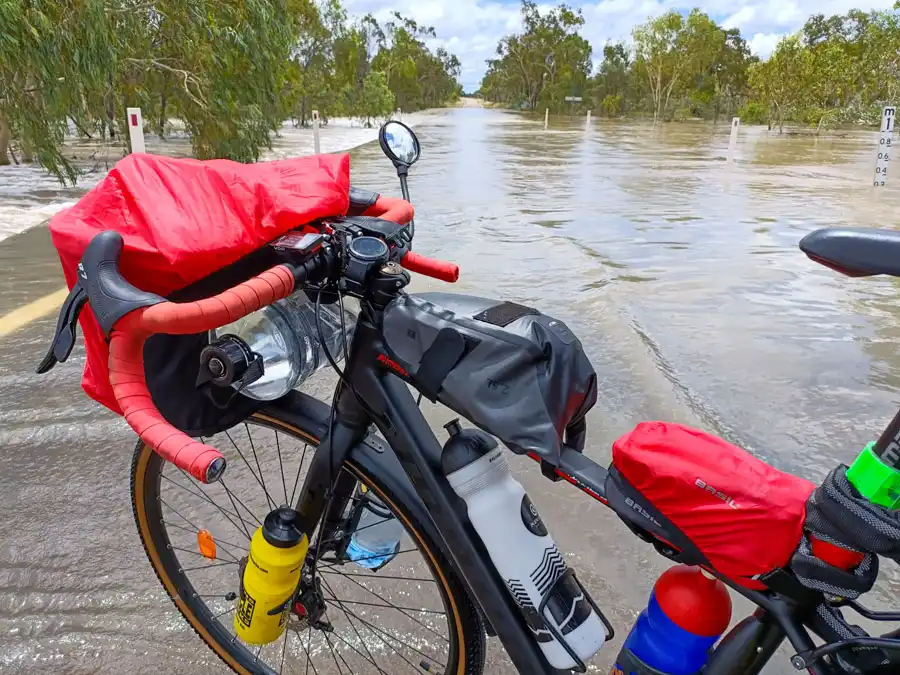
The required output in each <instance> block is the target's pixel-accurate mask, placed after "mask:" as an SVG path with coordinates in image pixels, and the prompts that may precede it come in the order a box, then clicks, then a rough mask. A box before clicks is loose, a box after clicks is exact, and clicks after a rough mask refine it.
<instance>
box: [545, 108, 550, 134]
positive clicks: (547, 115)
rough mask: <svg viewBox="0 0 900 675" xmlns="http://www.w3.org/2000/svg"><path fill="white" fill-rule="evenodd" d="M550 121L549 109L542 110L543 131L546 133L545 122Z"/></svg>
mask: <svg viewBox="0 0 900 675" xmlns="http://www.w3.org/2000/svg"><path fill="white" fill-rule="evenodd" d="M549 120H550V108H544V131H547V122H548V121H549Z"/></svg>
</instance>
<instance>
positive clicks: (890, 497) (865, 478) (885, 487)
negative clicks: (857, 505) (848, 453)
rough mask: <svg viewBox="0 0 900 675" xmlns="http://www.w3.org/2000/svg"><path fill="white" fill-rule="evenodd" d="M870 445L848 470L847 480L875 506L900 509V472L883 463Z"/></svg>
mask: <svg viewBox="0 0 900 675" xmlns="http://www.w3.org/2000/svg"><path fill="white" fill-rule="evenodd" d="M874 447H875V443H869V444H868V445H867V446H866V447H865V448H864V449H863V451H862V452H861V453H859V456H858V457H857V458H856V459H855V460H854V461H853V464H852V465H850V468H849V469H847V479H848V480H849V481H850V482H851V483H852V484H853V487H855V488H856V489H857V490H858V491H859V493H860V494H861V495H862V496H863V497H865V498H866V499H868V500H869V501H870V502H872V503H873V504H878V505H879V506H883V507H885V508H887V509H898V508H900V471H898V470H897V469H895V468H893V467H890V466H888V465H887V464H885V463H884V462H882V461H881V460H880V459H879V458H878V455H876V454H875V452H874V450H873V449H874Z"/></svg>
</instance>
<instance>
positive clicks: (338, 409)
mask: <svg viewBox="0 0 900 675" xmlns="http://www.w3.org/2000/svg"><path fill="white" fill-rule="evenodd" d="M384 353H385V349H384V348H383V347H382V340H381V331H380V328H379V326H378V325H377V317H376V315H375V313H374V312H373V311H372V310H371V308H367V307H363V311H362V312H361V314H360V318H359V320H358V323H357V327H356V332H355V334H354V337H353V340H352V344H351V345H350V349H349V358H348V360H347V365H346V368H345V371H344V379H345V380H346V382H348V383H350V384H351V385H352V386H353V387H354V389H355V390H356V391H357V392H358V393H359V395H360V397H361V398H362V399H363V401H364V402H365V405H364V404H362V403H360V401H359V400H358V399H357V397H356V395H354V393H353V392H352V391H350V389H349V388H348V387H347V386H344V385H343V384H339V385H338V386H339V387H340V392H339V394H338V397H337V402H336V405H335V410H334V413H333V414H334V419H333V423H332V424H330V425H329V428H328V429H327V430H326V432H325V434H324V436H323V437H322V440H321V443H320V445H319V448H318V449H317V451H316V453H315V454H314V456H313V460H312V464H311V466H310V469H309V473H308V474H307V476H306V479H305V481H304V485H303V489H302V491H301V493H300V497H299V499H298V503H297V511H298V513H299V514H300V526H301V527H302V528H304V529H305V531H307V532H312V531H313V529H314V528H315V527H316V525H317V524H318V522H319V521H320V520H321V518H322V516H323V515H326V516H331V515H334V514H340V513H341V512H342V511H343V508H344V504H345V503H346V502H345V501H344V500H345V499H346V498H347V497H348V496H349V493H348V491H347V486H346V485H341V484H340V481H336V480H335V479H336V478H337V477H338V475H339V471H338V469H339V468H340V466H341V464H342V463H343V462H344V460H345V459H346V458H347V457H348V455H349V453H350V452H351V450H352V449H353V448H354V447H355V446H356V445H357V444H358V443H360V442H361V441H362V440H363V439H364V438H365V436H366V434H367V433H368V429H369V426H370V425H371V424H372V423H374V424H375V425H376V426H377V427H378V430H379V431H380V432H381V434H382V435H383V436H384V438H385V439H387V441H388V442H389V443H390V445H391V448H392V449H393V451H394V453H395V454H396V456H397V458H398V459H399V461H400V464H401V465H402V467H403V470H404V471H405V473H406V476H407V477H408V479H409V480H410V482H411V483H412V486H413V488H414V489H415V492H416V494H417V495H418V497H419V499H421V501H422V503H423V504H424V505H425V508H426V510H427V512H428V514H429V515H430V517H431V520H432V521H433V522H434V525H435V527H436V529H437V531H438V533H439V535H440V538H441V540H442V541H443V543H444V545H445V547H446V550H447V552H448V553H449V556H450V558H451V559H452V561H453V563H454V564H455V566H456V568H457V569H458V570H459V572H460V573H461V576H462V577H463V579H464V580H465V582H466V584H467V585H468V587H469V589H470V590H471V591H472V598H473V600H475V601H476V603H477V604H478V606H479V607H480V609H481V610H482V612H483V614H484V616H485V618H486V619H487V621H488V622H489V624H490V625H491V627H493V629H494V631H496V633H497V635H498V637H499V638H500V640H501V641H502V642H503V645H504V647H505V648H506V650H507V652H508V653H509V655H510V658H511V659H512V661H513V663H514V664H515V666H516V668H517V669H518V670H519V672H521V673H525V674H528V675H532V674H533V675H553V674H554V673H557V672H559V671H557V670H556V669H554V668H552V667H551V666H550V665H549V664H548V663H547V660H546V659H545V658H544V655H543V652H541V650H540V647H539V646H538V643H537V642H536V641H535V640H534V639H533V638H532V636H531V632H530V631H529V629H528V628H527V626H526V625H525V622H524V620H523V618H522V616H521V613H520V612H519V610H518V608H517V606H516V605H515V602H514V600H513V598H512V596H511V595H510V594H509V592H508V591H507V589H506V585H505V584H504V583H503V580H502V579H501V578H500V577H499V575H497V573H496V572H495V570H494V567H493V565H492V563H491V560H490V557H489V556H488V553H487V550H486V549H485V548H484V546H483V545H482V544H481V541H480V539H479V538H478V534H477V533H476V532H475V530H474V528H473V527H472V525H471V524H470V523H469V521H468V518H467V516H466V508H465V504H464V503H463V502H462V500H460V499H459V497H457V495H456V493H455V492H453V489H452V488H451V487H450V484H449V483H448V482H447V480H446V479H445V477H444V475H443V473H442V472H441V468H440V457H441V450H442V445H441V444H440V443H439V442H438V440H437V438H436V437H435V436H434V434H433V433H432V431H431V428H430V427H429V426H428V423H427V422H426V421H425V418H424V417H423V416H422V412H421V411H420V410H419V408H418V406H417V405H416V403H415V400H414V398H413V396H412V394H411V393H410V391H409V389H408V388H407V385H406V384H405V383H404V382H403V381H401V380H400V379H399V378H398V377H396V376H395V375H393V374H391V373H390V372H389V371H388V370H387V369H384V368H382V367H380V366H379V365H378V363H379V361H378V357H379V355H382V354H384ZM365 406H368V407H369V408H370V409H371V411H372V413H375V414H374V415H373V414H371V413H370V412H369V411H367V410H366V407H365ZM332 492H333V494H334V495H335V496H336V497H337V498H336V499H335V498H332V500H331V504H330V507H329V513H328V514H326V513H325V510H326V506H327V505H328V501H329V495H331V494H332ZM342 498H343V499H342ZM342 501H343V502H344V503H342Z"/></svg>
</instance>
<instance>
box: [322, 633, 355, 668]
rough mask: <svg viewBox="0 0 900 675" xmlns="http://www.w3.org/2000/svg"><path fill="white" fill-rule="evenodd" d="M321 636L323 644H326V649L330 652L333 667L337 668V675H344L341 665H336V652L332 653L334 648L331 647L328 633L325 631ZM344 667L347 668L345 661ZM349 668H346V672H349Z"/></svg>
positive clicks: (342, 659) (342, 658)
mask: <svg viewBox="0 0 900 675" xmlns="http://www.w3.org/2000/svg"><path fill="white" fill-rule="evenodd" d="M322 635H324V636H325V642H326V643H328V649H329V650H330V651H331V658H332V659H334V665H335V666H337V669H338V675H344V671H343V670H341V664H340V663H338V660H337V655H336V652H335V651H334V647H332V646H331V639H330V638H329V637H328V633H327V632H325V631H322ZM341 661H344V657H343V656H342V657H341ZM344 665H345V666H347V662H346V661H344ZM349 668H350V666H347V669H348V670H349Z"/></svg>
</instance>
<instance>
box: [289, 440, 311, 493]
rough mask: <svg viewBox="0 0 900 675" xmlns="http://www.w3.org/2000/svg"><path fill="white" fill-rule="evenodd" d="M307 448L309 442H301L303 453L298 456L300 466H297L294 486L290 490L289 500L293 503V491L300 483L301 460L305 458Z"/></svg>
mask: <svg viewBox="0 0 900 675" xmlns="http://www.w3.org/2000/svg"><path fill="white" fill-rule="evenodd" d="M307 450H309V443H304V444H303V454H302V455H301V456H300V466H298V467H297V477H296V478H295V479H294V488H293V489H292V490H291V501H290V502H289V504H291V505H293V504H294V493H295V492H296V491H297V485H298V484H299V483H300V472H301V471H303V462H304V461H305V460H306V451H307Z"/></svg>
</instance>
